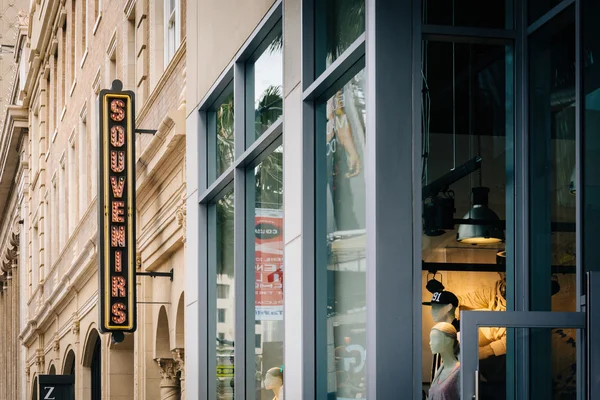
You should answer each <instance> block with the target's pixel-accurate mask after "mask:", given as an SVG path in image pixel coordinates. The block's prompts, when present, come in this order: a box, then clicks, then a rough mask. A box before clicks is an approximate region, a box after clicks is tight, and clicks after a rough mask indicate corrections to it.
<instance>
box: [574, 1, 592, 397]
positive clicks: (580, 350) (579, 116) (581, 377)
mask: <svg viewBox="0 0 600 400" xmlns="http://www.w3.org/2000/svg"><path fill="white" fill-rule="evenodd" d="M581 4H582V1H581V0H576V2H575V168H576V172H575V187H576V188H577V190H576V192H575V254H577V256H576V258H575V280H576V282H577V284H576V296H577V299H576V305H577V306H576V310H577V311H584V309H583V307H582V295H583V293H584V290H583V284H584V275H583V245H582V229H583V224H582V211H583V207H582V206H581V205H582V199H583V191H584V189H583V185H582V183H583V182H582V179H581V176H582V173H581V171H582V168H581V159H582V157H581V143H582V140H581V135H582V127H583V124H582V121H583V117H584V109H585V107H584V98H583V93H584V91H583V77H582V74H583V67H582V66H583V63H582V48H583V43H582V42H583V40H582V35H583V24H582V15H581V13H582V5H581ZM588 294H589V293H588ZM588 326H589V325H588ZM588 334H589V332H585V331H584V330H583V329H578V330H577V359H576V360H577V367H576V380H577V382H576V386H575V387H576V390H577V392H576V393H577V399H578V400H583V399H585V398H586V389H587V385H586V381H585V379H586V376H588V375H587V373H586V368H587V363H586V353H587V342H586V336H587V335H588Z"/></svg>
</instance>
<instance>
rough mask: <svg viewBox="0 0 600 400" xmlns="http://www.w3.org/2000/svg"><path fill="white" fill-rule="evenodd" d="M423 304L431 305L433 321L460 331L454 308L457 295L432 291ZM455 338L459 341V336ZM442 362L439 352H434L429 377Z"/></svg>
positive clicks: (456, 305) (433, 374) (432, 375)
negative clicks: (447, 324)
mask: <svg viewBox="0 0 600 400" xmlns="http://www.w3.org/2000/svg"><path fill="white" fill-rule="evenodd" d="M423 305H426V306H431V317H432V318H433V322H435V323H438V322H448V323H450V324H452V326H454V328H455V329H456V331H457V332H459V331H460V322H459V321H458V320H457V319H456V308H457V307H458V297H456V295H455V294H454V293H452V292H448V291H446V290H443V291H441V292H434V293H433V296H432V297H431V301H428V302H423ZM457 339H458V341H459V342H460V337H458V334H457ZM441 363H442V360H441V357H440V355H439V354H434V355H433V358H432V361H431V364H432V365H431V379H432V380H433V377H434V376H435V372H436V371H437V370H438V369H439V368H440V366H441Z"/></svg>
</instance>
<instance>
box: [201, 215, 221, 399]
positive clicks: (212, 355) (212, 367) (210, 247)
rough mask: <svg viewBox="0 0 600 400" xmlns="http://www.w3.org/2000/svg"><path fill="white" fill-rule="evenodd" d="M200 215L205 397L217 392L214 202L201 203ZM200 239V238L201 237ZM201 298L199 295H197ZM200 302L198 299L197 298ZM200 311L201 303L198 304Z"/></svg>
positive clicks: (214, 394)
mask: <svg viewBox="0 0 600 400" xmlns="http://www.w3.org/2000/svg"><path fill="white" fill-rule="evenodd" d="M203 211H204V213H203ZM200 215H201V216H202V215H204V216H205V217H206V219H205V221H202V217H201V220H200V223H202V222H206V225H204V226H202V225H201V228H200V232H201V233H204V234H205V235H206V247H207V251H206V253H205V254H206V258H205V259H206V270H205V271H206V299H207V301H206V329H207V342H206V346H207V350H206V363H205V365H206V367H207V369H208V372H207V374H206V375H205V376H206V378H207V379H208V383H207V384H206V388H207V394H208V396H207V397H206V398H207V399H210V398H212V397H213V396H216V394H217V386H216V381H217V346H216V343H217V342H216V339H217V338H216V335H217V232H216V231H217V206H216V204H209V205H206V206H204V205H202V206H201V208H200ZM201 239H202V238H201ZM199 299H201V297H199ZM199 302H200V300H199ZM199 307H200V310H201V311H200V313H202V305H201V304H199ZM201 355H202V352H201Z"/></svg>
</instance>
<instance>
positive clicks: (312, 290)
mask: <svg viewBox="0 0 600 400" xmlns="http://www.w3.org/2000/svg"><path fill="white" fill-rule="evenodd" d="M315 144H316V140H315V106H314V104H313V103H312V102H304V103H303V105H302V166H303V168H302V306H303V307H302V326H303V329H302V331H303V332H302V348H303V354H304V360H303V365H302V375H303V399H304V400H314V399H315V398H318V397H317V393H318V390H317V376H316V375H317V373H316V371H317V365H316V360H317V357H316V350H317V335H318V333H319V332H318V331H317V329H316V327H317V326H318V324H317V308H316V298H317V295H316V292H317V285H316V284H317V280H316V271H317V269H316V264H317V263H316V249H315V247H316V241H315V237H316V233H315V230H316V223H315V221H316V209H317V207H316V204H315V203H316V202H315V198H316V196H315V192H316V190H315V185H316V184H317V181H318V180H317V177H316V174H315ZM287 151H290V150H289V149H288V150H287Z"/></svg>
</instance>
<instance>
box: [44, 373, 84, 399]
mask: <svg viewBox="0 0 600 400" xmlns="http://www.w3.org/2000/svg"><path fill="white" fill-rule="evenodd" d="M74 383H75V377H74V376H73V375H38V385H39V388H38V391H39V394H40V396H39V400H75V390H74Z"/></svg>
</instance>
